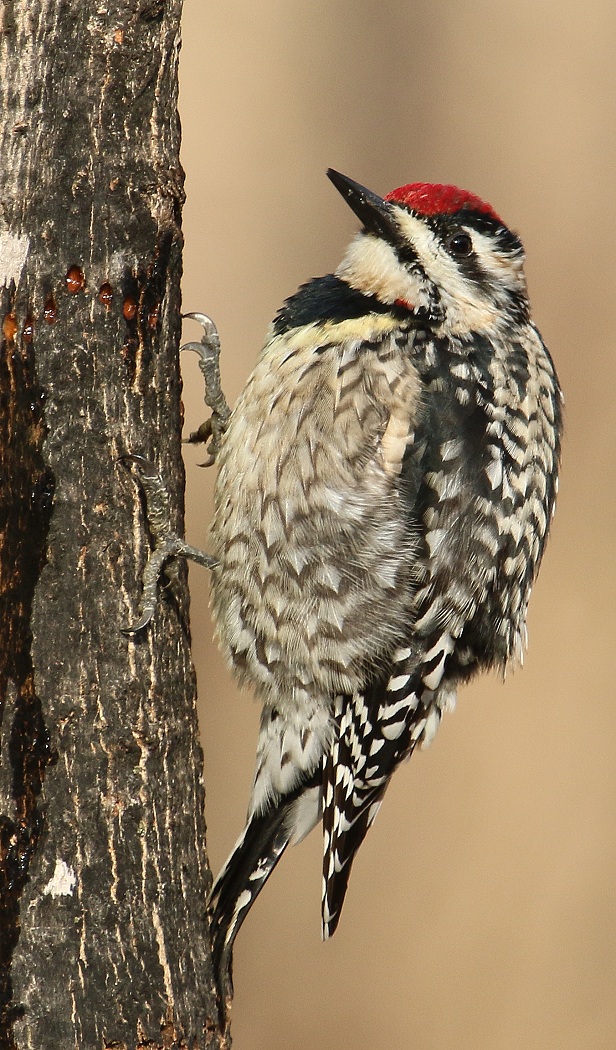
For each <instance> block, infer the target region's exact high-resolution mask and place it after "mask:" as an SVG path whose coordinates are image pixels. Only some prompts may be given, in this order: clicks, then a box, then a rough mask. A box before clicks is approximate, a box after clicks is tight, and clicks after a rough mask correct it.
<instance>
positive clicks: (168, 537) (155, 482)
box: [122, 455, 217, 635]
mask: <svg viewBox="0 0 616 1050" xmlns="http://www.w3.org/2000/svg"><path fill="white" fill-rule="evenodd" d="M122 460H123V462H124V463H128V464H130V465H131V466H132V467H133V468H134V469H135V473H136V476H137V479H138V481H139V484H140V486H141V489H142V492H143V495H144V499H145V508H146V517H147V520H148V525H149V527H150V532H151V533H152V536H153V539H154V548H153V550H152V552H151V554H150V557H149V558H148V561H147V564H146V567H145V569H144V570H143V578H142V588H143V589H142V593H141V602H140V604H139V618H138V620H137V621H136V623H134V624H132V625H131V626H130V627H123V628H122V633H123V634H128V635H133V634H136V633H137V631H141V630H142V629H143V628H144V627H147V625H148V624H149V622H150V620H151V619H152V617H153V615H154V611H155V609H156V602H157V592H158V581H159V579H160V575H161V573H162V571H163V566H164V565H165V563H166V562H168V561H170V560H171V559H173V558H189V559H190V560H191V561H195V562H197V563H198V564H199V565H204V566H205V567H206V568H208V569H212V568H214V566H215V565H217V559H216V558H213V557H212V555H211V554H206V552H205V551H202V550H199V548H198V547H192V546H191V545H190V544H189V543H186V541H185V540H183V539H182V538H181V537H180V536H178V535H177V534H176V533H175V532H173V530H172V528H171V514H170V501H169V493H168V492H167V488H166V486H165V483H164V481H163V479H162V477H161V476H160V474H159V472H158V470H157V469H156V467H155V466H154V464H153V463H151V462H150V460H148V459H145V457H144V456H137V455H128V456H123V457H122Z"/></svg>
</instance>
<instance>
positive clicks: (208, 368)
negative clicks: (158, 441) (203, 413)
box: [181, 313, 231, 467]
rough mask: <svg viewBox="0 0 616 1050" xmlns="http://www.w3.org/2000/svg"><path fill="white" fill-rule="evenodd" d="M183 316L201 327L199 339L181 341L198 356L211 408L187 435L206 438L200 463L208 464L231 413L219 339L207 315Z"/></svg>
mask: <svg viewBox="0 0 616 1050" xmlns="http://www.w3.org/2000/svg"><path fill="white" fill-rule="evenodd" d="M184 317H188V318H191V319H192V320H194V321H198V322H199V324H200V325H201V327H202V328H203V335H202V336H201V340H200V342H198V343H196V342H193V343H184V345H183V346H182V347H181V349H182V350H194V351H195V352H196V353H197V354H198V355H199V368H200V369H201V374H202V376H203V379H204V381H205V395H204V399H205V403H206V405H207V406H208V407H209V408H211V409H212V415H211V416H210V418H209V419H208V420H206V421H205V423H202V424H201V426H200V427H199V429H198V430H195V431H194V432H193V433H192V434H190V436H189V437H188V438H187V441H188V442H191V443H192V444H199V443H200V442H202V441H209V445H208V449H207V451H208V459H207V460H206V462H205V463H202V464H201V466H203V467H211V465H212V463H214V461H215V459H216V456H217V454H218V450H219V448H220V442H221V439H222V435H223V434H224V432H225V430H226V427H227V423H228V420H229V416H230V414H231V409H230V408H229V406H228V404H227V400H226V398H225V395H224V394H223V392H222V387H221V383H220V338H219V335H218V329H217V328H216V325H215V324H214V322H213V321H212V319H211V318H210V317H208V316H207V314H200V313H194V314H184Z"/></svg>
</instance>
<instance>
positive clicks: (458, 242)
mask: <svg viewBox="0 0 616 1050" xmlns="http://www.w3.org/2000/svg"><path fill="white" fill-rule="evenodd" d="M447 247H448V248H449V251H450V252H451V254H452V255H455V256H456V257H457V258H458V259H464V258H465V257H466V256H467V255H470V254H471V252H472V250H473V242H472V240H471V238H470V236H469V235H468V233H454V235H453V237H450V238H449V240H448V241H447Z"/></svg>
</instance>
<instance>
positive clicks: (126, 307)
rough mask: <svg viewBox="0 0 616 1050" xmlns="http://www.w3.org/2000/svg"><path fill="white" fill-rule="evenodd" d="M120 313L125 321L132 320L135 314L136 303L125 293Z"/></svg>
mask: <svg viewBox="0 0 616 1050" xmlns="http://www.w3.org/2000/svg"><path fill="white" fill-rule="evenodd" d="M122 313H123V314H124V317H125V318H126V320H127V321H134V320H135V318H136V316H137V303H136V302H135V300H134V299H133V298H132V296H130V295H127V296H126V299H125V300H124V302H123V304H122Z"/></svg>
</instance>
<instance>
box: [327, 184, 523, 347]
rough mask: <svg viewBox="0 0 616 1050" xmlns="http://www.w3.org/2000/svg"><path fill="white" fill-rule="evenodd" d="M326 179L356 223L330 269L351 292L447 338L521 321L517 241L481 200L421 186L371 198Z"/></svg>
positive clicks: (446, 188) (453, 188) (438, 187)
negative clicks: (344, 249)
mask: <svg viewBox="0 0 616 1050" xmlns="http://www.w3.org/2000/svg"><path fill="white" fill-rule="evenodd" d="M327 174H328V176H329V178H330V179H331V181H332V182H333V184H334V186H335V187H336V189H337V190H339V192H340V193H341V194H342V196H343V197H344V199H345V200H346V202H347V204H349V206H350V207H351V208H352V209H353V211H354V212H355V214H356V215H357V216H358V218H359V219H360V220H361V222H362V224H363V229H362V230H361V232H360V233H359V234H358V235H357V236H356V237H355V239H354V240H353V241H352V242H351V244H350V245H349V248H348V250H347V252H346V254H345V256H344V259H343V260H342V263H341V264H340V266H339V268H338V270H337V271H336V274H337V276H338V277H341V278H342V279H343V280H345V281H346V282H347V283H348V284H350V285H351V286H352V287H353V288H357V289H358V290H360V291H362V292H364V293H365V294H369V295H374V296H376V297H377V298H378V299H379V300H380V301H381V302H382V303H386V304H392V305H394V304H395V305H397V306H398V307H402V308H403V309H406V310H408V311H409V313H410V314H411V315H413V316H415V317H416V318H417V320H418V322H419V323H421V324H422V325H424V324H425V325H426V326H429V327H432V328H435V329H437V328H438V329H440V330H442V331H443V332H447V333H449V334H451V335H460V336H464V335H465V334H466V333H467V332H470V331H475V332H481V331H489V330H492V331H493V330H494V329H495V328H496V329H499V328H502V327H503V326H505V327H506V326H507V325H508V324H510V323H511V322H512V321H514V320H515V321H517V322H518V323H519V322H520V321H521V320H525V319H527V318H528V297H527V292H526V280H525V276H524V250H523V248H522V244H521V242H520V240H519V238H518V237H517V236H516V235H515V234H514V233H512V232H511V231H510V230H509V229H508V228H507V227H506V226H505V224H504V223H503V222H502V220H501V219H500V218H499V216H498V215H497V214H496V212H495V211H494V209H493V208H492V207H491V206H490V205H489V204H486V202H485V201H483V200H481V199H480V198H479V197H476V196H475V195H474V194H472V193H468V192H467V191H466V190H460V189H458V188H457V187H456V186H442V185H433V184H430V183H423V182H414V183H410V184H409V185H407V186H401V187H399V189H396V190H392V192H391V193H388V194H387V196H385V197H379V196H378V195H377V194H376V193H372V191H371V190H368V189H366V188H365V187H364V186H361V185H360V184H359V183H357V182H354V181H353V180H352V179H349V178H347V176H346V175H341V174H340V173H339V172H337V171H333V170H332V169H330V170H329V171H328V173H327Z"/></svg>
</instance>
